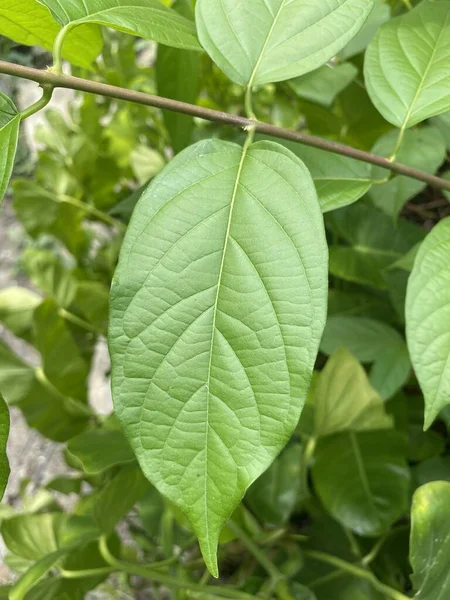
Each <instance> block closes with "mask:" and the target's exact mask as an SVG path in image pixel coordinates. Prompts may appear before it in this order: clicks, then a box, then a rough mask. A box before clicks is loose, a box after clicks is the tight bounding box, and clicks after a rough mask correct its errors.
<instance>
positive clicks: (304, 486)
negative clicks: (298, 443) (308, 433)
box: [300, 437, 317, 499]
mask: <svg viewBox="0 0 450 600" xmlns="http://www.w3.org/2000/svg"><path fill="white" fill-rule="evenodd" d="M316 444H317V440H316V438H314V437H311V438H309V440H308V442H307V444H306V447H305V450H304V451H303V456H302V458H301V464H300V485H301V490H300V491H301V493H302V495H303V497H304V498H305V499H307V498H309V496H310V493H309V485H308V469H309V466H310V464H311V460H312V457H313V455H314V451H315V449H316Z"/></svg>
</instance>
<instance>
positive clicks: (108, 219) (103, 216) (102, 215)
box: [56, 195, 126, 229]
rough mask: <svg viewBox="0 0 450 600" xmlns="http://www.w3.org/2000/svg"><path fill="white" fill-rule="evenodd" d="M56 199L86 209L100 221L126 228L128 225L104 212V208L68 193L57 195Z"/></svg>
mask: <svg viewBox="0 0 450 600" xmlns="http://www.w3.org/2000/svg"><path fill="white" fill-rule="evenodd" d="M56 200H57V201H58V202H65V203H66V204H71V205H72V206H76V207H77V208H80V209H81V210H84V211H85V212H86V213H87V214H90V215H92V216H93V217H96V218H97V219H98V220H99V221H103V222H104V223H106V224H107V225H110V226H112V227H118V228H119V229H126V226H125V225H124V224H123V223H122V222H121V221H118V220H117V219H114V217H110V216H109V215H108V214H107V213H105V212H103V211H102V210H99V209H98V208H95V206H91V205H90V204H86V203H85V202H81V201H80V200H77V199H76V198H72V197H71V196H66V195H60V196H56Z"/></svg>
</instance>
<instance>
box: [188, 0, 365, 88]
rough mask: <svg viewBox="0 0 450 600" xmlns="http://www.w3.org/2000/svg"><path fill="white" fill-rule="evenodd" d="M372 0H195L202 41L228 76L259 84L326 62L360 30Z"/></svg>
mask: <svg viewBox="0 0 450 600" xmlns="http://www.w3.org/2000/svg"><path fill="white" fill-rule="evenodd" d="M372 7H373V0H315V2H305V1H304V0H246V2H242V0H198V2H197V6H196V20H197V27H198V33H199V37H200V41H201V44H202V46H203V47H204V48H205V49H206V51H207V52H208V54H209V55H210V56H211V58H212V59H213V60H214V62H215V63H216V64H217V65H218V66H219V67H220V68H221V69H222V71H224V72H225V73H226V75H228V77H229V78H230V79H232V80H233V81H235V82H236V83H240V84H241V85H251V86H252V85H262V84H264V83H271V82H276V81H283V80H285V79H292V78H293V77H298V76H299V75H303V74H304V73H308V72H309V71H313V70H314V69H317V68H318V67H321V66H322V65H324V64H325V63H326V62H327V61H328V60H329V59H330V58H332V57H333V56H334V55H335V54H337V53H338V52H339V50H341V49H342V48H343V47H344V46H345V45H346V44H347V42H349V41H350V40H351V39H352V37H353V36H354V35H355V34H356V33H357V32H358V31H359V29H360V28H361V26H362V25H363V23H364V21H365V20H366V18H367V16H368V15H369V13H370V11H371V9H372Z"/></svg>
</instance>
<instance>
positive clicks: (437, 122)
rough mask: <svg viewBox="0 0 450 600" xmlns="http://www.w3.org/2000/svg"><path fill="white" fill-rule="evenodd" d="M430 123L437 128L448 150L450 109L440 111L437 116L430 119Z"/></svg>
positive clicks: (449, 148) (449, 143) (449, 144)
mask: <svg viewBox="0 0 450 600" xmlns="http://www.w3.org/2000/svg"><path fill="white" fill-rule="evenodd" d="M431 123H432V124H433V125H434V127H436V128H437V129H439V131H440V132H441V135H442V137H443V138H444V140H445V145H446V147H447V150H450V111H447V112H445V113H442V114H441V115H439V116H437V117H433V118H432V119H431Z"/></svg>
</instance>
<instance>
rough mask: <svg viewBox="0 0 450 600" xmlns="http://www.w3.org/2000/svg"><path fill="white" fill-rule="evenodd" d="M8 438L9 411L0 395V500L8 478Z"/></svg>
mask: <svg viewBox="0 0 450 600" xmlns="http://www.w3.org/2000/svg"><path fill="white" fill-rule="evenodd" d="M8 436H9V410H8V406H7V404H6V402H5V401H4V399H3V396H2V395H1V394H0V500H1V499H2V498H3V494H4V493H5V489H6V484H7V483H8V477H9V461H8V455H7V453H6V444H7V442H8Z"/></svg>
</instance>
